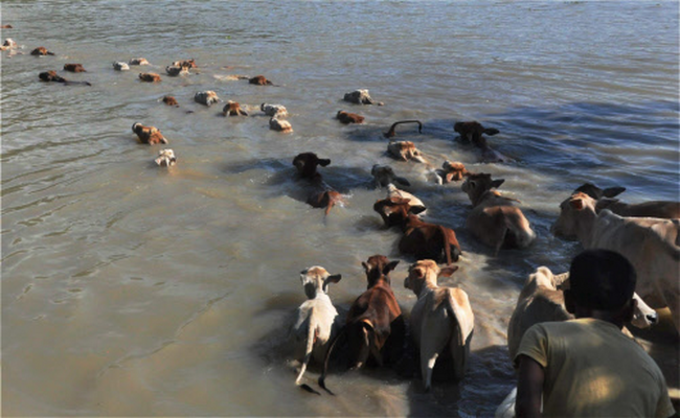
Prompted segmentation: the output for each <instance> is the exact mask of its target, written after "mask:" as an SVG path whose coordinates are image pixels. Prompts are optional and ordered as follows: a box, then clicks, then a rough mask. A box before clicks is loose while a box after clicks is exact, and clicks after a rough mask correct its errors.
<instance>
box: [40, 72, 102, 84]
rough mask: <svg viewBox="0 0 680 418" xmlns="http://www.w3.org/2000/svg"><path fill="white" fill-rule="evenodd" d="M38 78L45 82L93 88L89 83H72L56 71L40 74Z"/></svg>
mask: <svg viewBox="0 0 680 418" xmlns="http://www.w3.org/2000/svg"><path fill="white" fill-rule="evenodd" d="M38 77H39V78H40V81H45V82H50V81H51V82H55V83H64V85H67V86H68V85H84V86H91V85H92V84H90V82H89V81H70V80H67V79H65V78H64V77H62V76H60V75H58V74H57V72H56V71H45V72H42V73H40V74H38Z"/></svg>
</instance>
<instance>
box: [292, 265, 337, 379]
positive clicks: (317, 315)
mask: <svg viewBox="0 0 680 418" xmlns="http://www.w3.org/2000/svg"><path fill="white" fill-rule="evenodd" d="M341 278H342V276H341V275H340V274H335V275H331V274H330V273H328V272H327V271H326V269H324V268H323V267H320V266H313V267H310V268H308V269H306V270H303V271H301V272H300V281H301V282H302V287H303V288H304V291H305V295H307V300H306V301H305V302H303V303H302V305H300V307H299V308H298V309H297V320H296V321H295V325H294V326H293V328H292V331H291V334H292V336H294V337H295V339H296V340H297V341H298V342H299V343H304V356H303V358H302V366H301V368H300V373H299V374H298V376H297V379H296V380H295V384H297V385H300V382H301V380H302V376H303V375H304V373H305V370H306V369H307V365H308V364H309V361H310V360H311V359H312V358H313V359H314V360H315V361H316V362H318V363H321V362H323V359H324V356H325V355H326V352H327V350H328V345H329V342H330V341H331V339H332V338H333V337H334V336H335V333H336V330H337V327H338V324H337V319H338V311H337V310H336V309H335V306H333V303H332V302H331V299H330V298H329V297H328V285H329V284H331V283H338V282H339V281H340V279H341ZM298 351H301V350H298ZM303 387H304V385H303ZM306 389H307V390H311V388H309V387H308V386H307V387H306ZM311 391H313V390H311Z"/></svg>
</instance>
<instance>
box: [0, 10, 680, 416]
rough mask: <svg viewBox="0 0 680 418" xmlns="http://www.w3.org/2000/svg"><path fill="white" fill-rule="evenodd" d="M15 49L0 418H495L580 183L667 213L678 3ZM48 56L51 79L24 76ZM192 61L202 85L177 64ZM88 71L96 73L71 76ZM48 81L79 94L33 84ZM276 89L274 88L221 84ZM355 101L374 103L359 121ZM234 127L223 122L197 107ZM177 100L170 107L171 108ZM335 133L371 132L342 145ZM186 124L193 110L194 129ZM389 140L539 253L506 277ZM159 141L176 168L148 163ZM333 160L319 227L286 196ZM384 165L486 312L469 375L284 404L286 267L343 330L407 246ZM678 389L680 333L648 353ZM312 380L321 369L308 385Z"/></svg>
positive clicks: (329, 15)
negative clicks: (445, 237) (127, 66)
mask: <svg viewBox="0 0 680 418" xmlns="http://www.w3.org/2000/svg"><path fill="white" fill-rule="evenodd" d="M2 23H3V24H8V23H9V24H12V25H13V26H14V28H13V29H7V30H3V31H2V38H3V39H4V38H8V37H10V38H13V39H14V40H16V41H17V42H18V44H19V45H20V46H22V48H21V49H19V54H16V55H13V56H10V55H9V53H8V52H3V53H2V54H3V55H2V95H1V99H0V105H1V106H2V155H1V163H2V235H1V237H2V409H3V414H4V415H7V416H160V415H164V416H306V415H323V416H356V415H378V416H386V415H389V416H406V415H408V416H423V415H426V416H463V417H468V416H490V415H492V414H493V412H494V410H495V408H496V406H497V405H498V404H499V403H500V401H501V400H502V399H503V398H504V397H505V395H506V394H507V393H508V392H509V391H510V389H511V388H512V387H513V385H514V383H515V377H514V374H513V370H512V368H511V366H510V363H509V360H508V355H507V349H506V346H505V344H506V329H507V324H508V320H509V318H510V315H511V313H512V310H513V307H514V304H515V302H516V299H517V295H518V294H519V290H520V288H521V285H522V283H523V282H524V280H525V278H526V277H527V275H528V274H530V273H531V272H532V271H533V270H534V269H535V268H536V267H537V266H540V265H546V266H548V267H550V268H551V269H552V270H553V271H554V272H562V271H565V270H566V269H567V267H568V264H569V260H570V259H571V258H572V257H573V256H574V255H575V254H576V253H578V251H579V249H580V248H581V247H580V245H579V244H578V243H575V242H567V241H563V240H560V239H557V238H555V237H553V236H552V235H551V234H550V232H549V228H550V225H551V224H552V223H553V222H554V220H555V219H556V217H557V215H558V205H559V203H560V202H561V201H562V200H563V199H565V198H566V197H567V196H568V194H569V192H570V191H571V190H573V189H574V188H575V187H577V186H578V185H580V184H582V183H583V182H585V181H592V182H594V183H596V184H599V185H602V186H613V185H621V186H624V187H626V188H627V191H626V192H625V194H624V195H622V197H625V199H626V200H627V201H631V202H640V201H644V200H651V199H666V200H669V199H678V184H679V181H678V180H679V179H678V173H679V164H678V131H679V127H678V82H677V81H678V47H679V43H678V4H677V2H658V3H656V2H639V3H638V2H550V3H548V2H519V3H518V2H482V3H473V2H389V3H387V2H359V3H355V2H351V3H350V2H347V3H345V2H342V3H338V2H332V3H331V2H279V3H269V2H170V1H154V2H151V1H134V2H133V1H127V0H123V1H115V2H114V1H92V2H85V3H83V2H71V1H51V2H41V1H38V2H3V4H2ZM37 46H45V47H47V48H48V49H49V50H51V51H54V52H55V53H56V55H55V56H53V57H42V58H38V57H34V56H30V55H28V52H30V50H31V49H33V48H35V47H37ZM134 57H145V58H147V59H148V60H149V61H150V62H151V67H149V68H144V69H143V70H144V71H148V70H150V71H155V72H158V73H160V74H161V75H162V77H163V81H162V82H160V83H157V84H150V83H140V82H139V81H138V79H137V74H138V73H139V72H140V71H142V69H140V68H139V67H132V70H131V71H129V72H115V71H114V70H113V69H112V66H111V63H112V62H113V61H128V60H129V59H130V58H134ZM190 58H194V59H196V62H197V63H198V65H199V69H198V70H197V71H196V70H192V74H190V75H188V76H183V77H176V78H172V77H169V76H165V71H164V69H165V66H166V65H169V64H170V63H171V62H172V61H175V60H180V59H190ZM71 62H77V63H81V64H83V66H84V67H85V69H86V70H87V72H86V73H79V74H71V73H64V72H63V71H61V69H62V68H63V65H64V64H65V63H71ZM48 70H58V71H59V73H60V74H61V75H62V76H64V77H66V78H70V79H72V80H74V81H89V82H91V83H92V84H93V86H92V87H84V86H62V85H60V84H45V83H41V82H39V81H38V73H39V72H42V71H48ZM233 74H242V75H243V74H245V75H257V74H263V75H265V76H266V77H267V78H268V79H270V80H272V81H273V82H274V83H275V84H277V86H275V87H257V86H252V85H249V84H248V83H247V82H245V81H243V80H231V79H229V78H228V77H226V76H228V75H233ZM357 88H367V89H369V91H370V93H371V95H372V96H373V98H374V99H376V100H379V101H382V102H384V103H385V105H384V106H381V107H378V106H363V107H361V106H353V105H350V104H348V103H344V102H342V101H341V98H342V96H343V95H344V93H346V92H348V91H351V90H354V89H357ZM201 90H214V91H216V92H217V94H218V96H219V97H220V98H221V99H222V100H223V101H224V102H226V100H229V99H231V100H236V101H238V102H240V103H241V106H242V107H244V106H247V108H248V110H250V111H251V116H250V117H247V118H223V117H221V116H218V113H219V112H220V110H221V107H222V106H223V104H224V102H222V103H221V104H220V105H217V106H213V107H211V108H206V107H204V106H201V105H198V104H196V103H194V102H193V96H194V94H195V93H196V92H197V91H201ZM166 94H171V95H173V96H175V97H176V98H177V100H178V102H179V104H180V107H179V108H174V107H167V106H165V105H164V104H163V103H161V102H160V101H159V99H161V98H162V97H163V96H164V95H166ZM262 102H268V103H281V104H284V105H285V106H286V107H287V108H288V111H289V113H290V114H291V115H290V117H289V118H288V120H289V121H290V122H291V123H292V125H293V128H294V133H292V134H287V135H282V134H279V133H276V132H272V131H270V130H269V129H268V119H267V118H266V117H264V116H262V115H261V112H259V111H258V110H257V106H259V104H260V103H262ZM338 110H348V111H351V112H355V113H360V114H361V115H363V116H365V117H366V123H365V124H363V125H361V126H352V125H350V126H344V125H341V124H340V123H339V122H338V121H337V120H335V119H334V116H335V114H336V113H337V111H338ZM187 111H193V113H187ZM400 119H419V120H421V121H422V122H423V124H424V128H423V132H422V134H417V133H416V132H415V129H414V126H403V127H400V128H399V129H398V135H399V139H404V140H411V141H414V142H415V143H416V144H417V145H418V147H419V148H420V149H421V150H422V151H423V152H424V153H425V154H426V156H427V157H428V158H429V159H430V161H431V162H432V164H433V165H434V166H437V167H439V166H441V164H442V162H443V161H444V160H446V159H450V160H453V161H461V162H463V163H465V164H466V165H467V166H468V168H470V169H471V170H473V171H483V172H489V173H492V174H493V175H494V177H500V178H504V179H505V180H506V181H505V183H504V184H503V185H502V187H501V190H502V191H504V192H505V193H507V194H508V195H510V196H512V197H514V198H517V199H519V200H521V202H522V203H521V207H522V208H523V210H524V212H525V214H526V215H527V217H528V219H529V220H530V222H531V223H532V225H533V227H534V229H535V231H536V233H537V235H538V239H537V241H536V243H535V244H534V245H533V246H532V247H531V248H529V249H526V250H522V251H519V250H508V251H502V252H501V254H499V255H498V256H497V257H493V256H492V251H491V250H490V249H488V248H486V247H484V246H482V245H481V244H480V243H478V242H477V241H476V240H475V239H474V238H473V237H472V236H470V235H469V234H468V233H467V232H466V231H465V228H464V223H465V217H466V214H467V213H468V212H469V210H470V204H469V202H468V199H467V197H466V196H465V195H464V194H463V193H462V191H461V190H460V183H458V184H449V185H445V186H439V185H436V184H433V183H431V182H428V181H427V180H426V177H425V174H426V169H425V167H424V166H423V165H417V164H410V163H404V162H398V161H394V160H392V159H390V158H389V157H388V156H387V155H386V154H385V151H386V145H387V143H386V140H385V139H383V138H382V132H384V131H386V130H387V128H388V127H389V125H390V124H391V123H392V122H394V121H396V120H400ZM461 120H479V121H482V122H483V123H484V124H485V125H487V126H490V127H495V128H498V129H499V130H500V132H501V133H500V134H498V135H496V136H493V137H490V138H489V143H490V144H491V146H492V147H493V148H494V149H496V150H497V151H499V152H501V153H503V154H504V155H506V156H508V157H510V158H511V161H510V162H508V163H506V164H502V165H499V164H484V163H480V162H479V154H478V153H477V152H476V151H475V150H474V149H472V148H470V147H468V146H465V145H463V144H461V143H460V142H458V141H456V136H455V134H454V132H453V128H452V126H453V123H454V122H456V121H461ZM135 122H142V123H144V124H147V125H154V126H157V127H158V128H160V129H161V131H162V132H163V133H164V134H165V135H166V137H167V138H169V140H170V147H171V148H172V149H174V151H175V154H176V155H177V157H178V160H179V163H178V165H177V166H176V167H173V168H172V169H170V170H167V169H159V168H157V167H155V166H154V164H153V159H154V158H155V157H156V154H157V153H158V150H159V149H160V147H159V146H146V145H141V144H138V143H137V142H136V140H135V137H134V135H133V134H132V132H131V129H130V127H131V125H132V124H133V123H135ZM306 151H312V152H316V153H317V154H319V156H320V157H322V158H330V159H331V160H332V163H331V165H330V166H328V167H325V168H324V169H323V173H324V176H325V179H326V181H327V182H328V183H329V184H331V185H333V186H334V187H336V188H337V189H338V190H340V191H342V192H343V193H345V194H347V195H348V203H347V205H346V206H345V207H342V208H335V209H333V211H332V212H331V214H330V216H329V217H328V218H324V216H323V211H321V210H316V209H312V208H310V207H309V206H307V205H306V204H305V202H304V201H303V200H301V197H300V193H299V184H298V183H297V182H296V181H295V180H294V168H293V167H292V165H291V162H292V159H293V157H294V156H295V155H296V154H298V153H300V152H306ZM373 164H390V165H391V166H392V167H393V168H394V169H395V171H396V172H397V173H398V174H399V175H401V176H404V177H406V178H408V179H409V180H410V181H411V183H412V187H411V189H410V191H411V192H414V193H416V194H417V195H418V196H419V197H420V198H421V199H422V200H423V201H424V202H425V203H426V204H427V205H428V206H429V208H430V209H429V219H430V220H431V221H433V222H438V223H441V224H444V225H446V226H450V227H452V228H454V229H455V230H456V232H457V234H458V237H459V241H460V243H461V246H462V247H463V251H464V255H463V257H462V258H461V261H460V262H459V263H458V265H459V266H460V270H459V271H458V272H456V273H455V275H454V276H453V278H451V279H446V280H443V283H444V284H448V285H454V284H456V285H459V286H461V287H462V288H463V289H464V290H465V291H466V292H467V293H468V294H469V296H470V300H471V304H472V307H473V309H474V312H475V316H476V324H475V325H476V330H475V334H474V337H473V340H472V358H471V364H470V369H469V371H468V372H467V375H466V377H465V380H464V381H463V382H462V383H461V384H459V385H454V384H444V383H442V384H436V385H435V387H434V389H433V391H432V392H431V393H423V392H422V390H421V387H420V386H419V382H418V380H417V378H405V377H403V376H400V375H399V374H397V373H395V372H392V371H389V370H368V371H366V372H361V373H342V374H333V375H331V376H330V377H329V378H328V383H329V386H332V388H333V389H334V391H336V392H337V393H338V394H339V396H336V397H330V396H321V397H316V396H313V395H310V394H308V393H305V392H303V391H301V390H299V389H298V388H296V387H295V386H294V383H293V382H294V380H295V370H294V368H293V367H292V365H291V360H293V359H292V357H291V355H290V351H289V349H290V347H289V345H288V344H287V343H286V340H285V338H286V334H287V331H288V327H289V326H290V324H291V321H292V314H293V312H294V310H295V308H296V307H297V306H298V305H299V304H300V303H302V302H303V300H304V293H303V290H302V288H301V286H300V281H299V272H300V271H301V270H302V269H304V268H306V267H309V266H312V265H321V266H324V267H325V268H326V269H327V270H328V271H330V272H331V273H334V274H335V273H340V274H342V275H343V279H342V281H341V282H340V283H338V284H337V285H335V286H333V287H332V288H331V291H330V295H331V298H332V300H333V301H334V302H335V304H336V305H338V306H339V307H340V308H341V309H347V308H348V307H349V305H350V304H351V302H352V300H353V299H354V298H356V297H357V296H358V295H359V294H360V293H361V292H362V291H363V290H364V289H365V282H364V275H363V272H362V268H361V265H360V263H361V261H363V260H365V259H366V258H368V256H370V255H373V254H377V253H380V254H386V255H388V256H389V257H390V258H392V259H399V260H401V262H400V264H399V266H398V267H397V269H396V271H395V272H394V273H393V281H394V289H395V293H396V295H397V298H398V300H399V302H400V303H401V305H402V307H403V309H404V311H405V312H409V311H410V307H411V306H412V305H413V303H414V301H415V296H414V295H412V294H410V293H409V292H408V291H407V290H406V289H404V288H403V285H402V283H403V279H404V277H405V275H406V269H407V266H408V264H409V263H410V262H411V261H412V260H410V259H408V258H403V257H401V256H400V255H399V254H398V252H397V251H396V248H395V246H396V241H397V239H398V233H397V232H395V231H393V230H386V229H384V228H382V225H381V220H380V218H379V216H378V215H377V214H376V213H374V212H373V211H372V205H373V203H374V202H375V201H376V200H377V199H379V198H381V197H383V196H384V195H385V191H384V190H379V189H376V188H375V187H374V186H373V185H372V184H371V183H370V180H371V177H370V170H371V167H372V166H373ZM639 335H640V336H641V337H642V338H643V341H644V344H646V346H647V348H648V350H649V351H650V353H651V354H652V355H653V356H654V358H655V359H656V360H657V361H658V362H659V364H661V366H662V368H663V369H664V372H665V373H666V376H667V379H668V380H669V382H668V383H669V386H671V387H673V388H674V390H675V391H676V392H675V393H676V394H677V388H678V387H679V386H680V385H679V384H678V372H677V368H678V342H677V339H675V338H674V335H673V334H672V330H669V329H666V330H665V331H664V329H663V328H659V329H656V330H650V331H649V332H645V333H640V334H639ZM316 376H317V374H316V370H315V369H313V370H312V371H311V372H309V382H310V384H313V379H314V378H315V377H316Z"/></svg>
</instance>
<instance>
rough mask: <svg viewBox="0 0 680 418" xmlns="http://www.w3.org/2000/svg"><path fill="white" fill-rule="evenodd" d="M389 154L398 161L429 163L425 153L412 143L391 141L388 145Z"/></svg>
mask: <svg viewBox="0 0 680 418" xmlns="http://www.w3.org/2000/svg"><path fill="white" fill-rule="evenodd" d="M387 152H388V153H389V154H390V155H391V156H393V157H394V158H396V159H398V160H402V161H415V162H417V163H425V164H426V163H427V160H426V159H425V158H424V157H423V153H422V152H420V150H419V149H418V148H416V145H415V144H414V143H413V142H411V141H390V143H389V144H388V145H387Z"/></svg>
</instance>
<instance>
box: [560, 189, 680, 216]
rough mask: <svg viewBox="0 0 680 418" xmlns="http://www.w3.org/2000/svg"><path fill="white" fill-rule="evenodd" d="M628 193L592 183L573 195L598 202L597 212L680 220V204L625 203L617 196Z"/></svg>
mask: <svg viewBox="0 0 680 418" xmlns="http://www.w3.org/2000/svg"><path fill="white" fill-rule="evenodd" d="M624 191H626V188H625V187H621V186H615V187H608V188H606V189H601V188H599V187H597V186H596V185H594V184H592V183H584V184H583V185H581V186H579V187H578V188H577V189H576V190H574V192H573V193H578V192H583V193H585V194H587V195H588V196H590V197H592V198H593V199H595V200H596V201H597V204H596V205H595V211H596V212H597V213H600V211H601V210H602V209H609V210H610V211H612V212H614V213H615V214H617V215H619V216H634V217H636V218H665V219H674V218H680V202H677V201H670V200H654V201H649V202H642V203H625V202H621V201H620V200H619V199H614V197H615V196H618V195H619V194H621V193H623V192H624Z"/></svg>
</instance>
